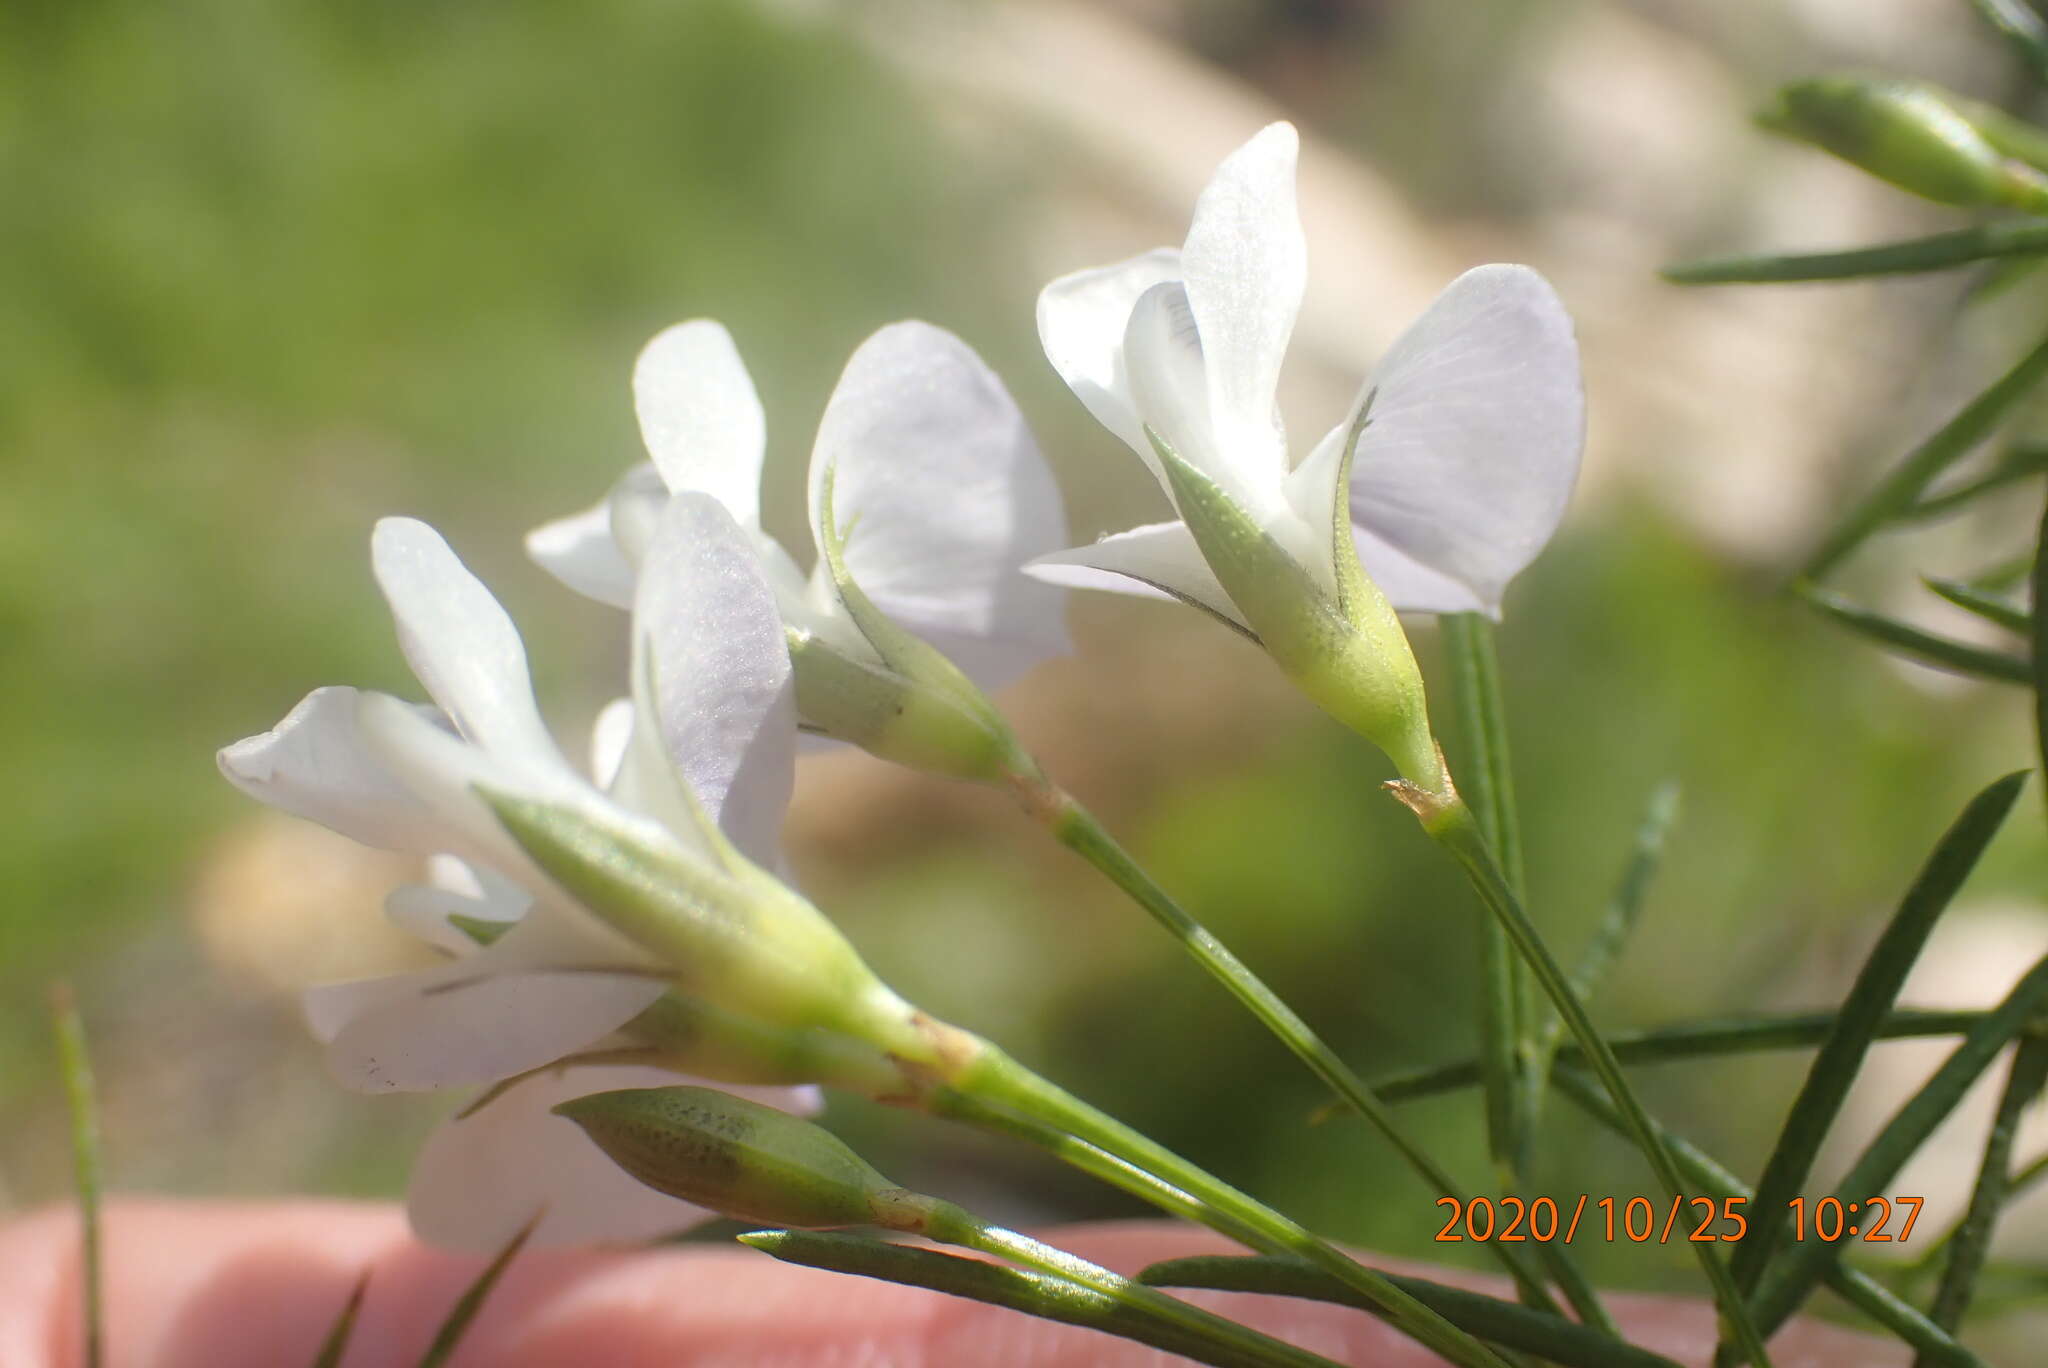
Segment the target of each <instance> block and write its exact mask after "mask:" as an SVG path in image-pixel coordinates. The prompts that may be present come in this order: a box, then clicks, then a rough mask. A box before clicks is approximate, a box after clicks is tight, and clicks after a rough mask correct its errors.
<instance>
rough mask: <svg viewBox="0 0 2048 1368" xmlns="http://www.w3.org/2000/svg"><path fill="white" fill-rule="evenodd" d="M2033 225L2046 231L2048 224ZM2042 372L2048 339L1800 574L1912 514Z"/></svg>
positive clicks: (1941, 431) (1818, 569)
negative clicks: (1940, 478)
mask: <svg viewBox="0 0 2048 1368" xmlns="http://www.w3.org/2000/svg"><path fill="white" fill-rule="evenodd" d="M2034 226H2035V227H2036V229H2037V230H2038V231H2040V232H2042V233H2043V234H2044V235H2048V224H2037V225H2034ZM2043 245H2044V250H2048V236H2044V237H2043ZM2043 375H2048V339H2044V340H2043V341H2041V342H2040V343H2038V344H2036V345H2035V347H2034V349H2033V350H2032V351H2030V352H2028V353H2027V354H2026V355H2025V356H2023V357H2021V358H2020V360H2019V361H2018V362H2017V363H2016V364H2015V365H2014V366H2013V367H2012V369H2010V370H2008V371H2007V372H2006V373H2005V374H2004V375H2001V376H2000V377H1999V378H1998V379H1997V380H1995V381H1993V382H1992V383H1991V385H1990V386H1989V387H1987V388H1986V389H1985V390H1984V391H1983V392H1982V393H1981V394H1979V395H1978V396H1977V397H1976V398H1974V399H1972V400H1971V401H1970V402H1969V403H1967V404H1965V405H1964V406H1963V407H1962V409H1961V410H1960V411H1959V412H1958V413H1957V414H1956V416H1955V417H1953V418H1951V419H1949V420H1948V422H1946V423H1944V424H1942V426H1941V427H1940V428H1938V429H1936V430H1935V432H1934V433H1933V434H1932V435H1931V436H1929V437H1928V438H1927V439H1926V440H1925V441H1923V442H1922V443H1920V445H1919V446H1917V447H1915V448H1914V449H1913V450H1912V451H1911V452H1910V453H1908V454H1907V456H1906V458H1905V459H1904V460H1903V461H1901V462H1899V463H1898V465H1896V466H1894V467H1893V468H1892V470H1891V471H1890V473H1888V474H1887V475H1886V476H1885V477H1884V478H1883V479H1882V480H1880V481H1878V483H1877V487H1876V488H1874V489H1872V490H1871V491H1870V492H1869V493H1868V494H1866V495H1865V496H1864V497H1863V498H1862V499H1861V500H1860V501H1859V502H1858V503H1857V504H1856V505H1855V507H1853V508H1851V509H1850V510H1849V513H1848V515H1847V516H1846V517H1844V518H1843V519H1842V521H1841V522H1839V523H1838V524H1836V526H1835V527H1834V529H1833V530H1832V531H1831V532H1829V533H1828V535H1827V536H1826V537H1825V538H1824V539H1823V540H1822V541H1821V544H1820V547H1819V549H1817V550H1816V551H1815V552H1814V553H1813V557H1812V559H1810V560H1809V561H1808V562H1807V563H1806V568H1805V569H1804V570H1802V571H1801V572H1800V575H1801V578H1803V579H1808V580H1817V579H1819V578H1820V577H1821V576H1822V575H1824V574H1826V573H1827V572H1828V571H1829V570H1831V569H1833V568H1834V567H1835V566H1836V565H1837V564H1839V563H1840V562H1841V561H1842V559H1843V558H1844V557H1846V556H1847V555H1848V554H1849V553H1850V552H1851V551H1854V550H1855V549H1856V548H1857V547H1858V546H1860V545H1862V544H1863V541H1864V539H1865V538H1867V537H1868V536H1870V534H1871V533H1873V532H1875V531H1877V530H1878V529H1879V528H1880V527H1882V526H1884V525H1885V524H1886V523H1888V522H1892V521H1894V520H1895V519H1898V518H1901V517H1906V516H1908V515H1910V514H1911V512H1912V509H1913V506H1914V505H1915V504H1917V503H1918V502H1919V501H1920V498H1921V496H1922V495H1923V494H1925V493H1926V492H1927V487H1928V486H1929V485H1930V484H1932V483H1933V482H1934V480H1935V478H1936V477H1937V476H1939V475H1940V474H1941V473H1942V472H1943V471H1944V470H1947V469H1948V468H1949V467H1950V466H1952V465H1954V464H1955V463H1956V462H1957V461H1959V460H1961V459H1962V458H1963V457H1964V456H1966V455H1968V454H1969V452H1970V451H1971V450H1972V449H1973V448H1975V447H1976V446H1977V444H1978V443H1980V442H1982V441H1983V440H1984V439H1985V438H1987V437H1989V436H1990V435H1991V433H1992V430H1993V429H1994V428H1996V427H1997V426H1998V424H1999V423H2001V422H2003V421H2004V420H2005V418H2006V416H2007V415H2008V414H2009V413H2010V412H2011V411H2012V409H2013V408H2014V406H2015V405H2017V404H2018V403H2019V401H2020V400H2021V399H2023V398H2025V397H2026V395H2027V394H2028V393H2029V392H2031V391H2032V390H2033V388H2034V386H2035V384H2036V383H2038V382H2039V381H2040V379H2041V377H2042V376H2043Z"/></svg>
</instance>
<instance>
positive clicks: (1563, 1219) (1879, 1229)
mask: <svg viewBox="0 0 2048 1368" xmlns="http://www.w3.org/2000/svg"><path fill="white" fill-rule="evenodd" d="M1923 1200H1925V1199H1923V1198H1920V1197H1865V1198H1862V1199H1861V1200H1858V1201H1850V1200H1846V1199H1844V1198H1841V1197H1820V1198H1811V1197H1794V1198H1793V1199H1792V1200H1791V1201H1789V1202H1787V1203H1786V1205H1785V1222H1786V1227H1785V1229H1786V1234H1787V1235H1788V1236H1790V1238H1792V1239H1793V1240H1797V1241H1805V1240H1818V1241H1820V1242H1822V1243H1824V1244H1836V1243H1839V1242H1841V1241H1843V1240H1867V1241H1870V1242H1871V1243H1873V1244H1889V1243H1895V1242H1896V1243H1903V1242H1904V1241H1905V1240H1907V1239H1909V1238H1911V1236H1912V1234H1913V1224H1914V1222H1916V1221H1918V1220H1919V1219H1920V1205H1921V1203H1922V1201H1923ZM1436 1204H1437V1205H1438V1206H1439V1207H1442V1208H1444V1209H1445V1211H1446V1212H1447V1213H1448V1219H1446V1220H1445V1221H1444V1224H1443V1228H1442V1229H1441V1230H1439V1231H1437V1233H1436V1238H1437V1240H1438V1241H1439V1242H1443V1243H1452V1242H1459V1241H1465V1240H1472V1241H1477V1242H1478V1243H1481V1244H1485V1243H1488V1242H1491V1241H1499V1242H1501V1243H1507V1244H1513V1243H1524V1242H1529V1243H1535V1244H1553V1243H1563V1244H1571V1243H1573V1242H1574V1241H1578V1240H1589V1241H1591V1240H1597V1241H1605V1242H1606V1243H1608V1244H1617V1243H1627V1244H1669V1243H1671V1242H1672V1241H1673V1240H1679V1241H1689V1242H1692V1243H1695V1244H1709V1243H1732V1242H1733V1241H1736V1240H1740V1239H1742V1238H1743V1237H1744V1236H1745V1235H1747V1234H1748V1233H1749V1223H1750V1219H1751V1216H1752V1215H1753V1213H1752V1212H1751V1211H1750V1209H1749V1198H1747V1197H1686V1196H1682V1195H1681V1196H1675V1197H1669V1198H1664V1199H1661V1200H1652V1199H1651V1198H1648V1197H1594V1196H1592V1195H1591V1194H1589V1193H1580V1194H1579V1196H1578V1197H1577V1198H1576V1199H1572V1198H1567V1199H1565V1200H1564V1201H1563V1202H1560V1201H1558V1200H1557V1199H1556V1198H1553V1197H1530V1198H1523V1197H1512V1196H1511V1197H1469V1198H1460V1197H1439V1198H1437V1202H1436Z"/></svg>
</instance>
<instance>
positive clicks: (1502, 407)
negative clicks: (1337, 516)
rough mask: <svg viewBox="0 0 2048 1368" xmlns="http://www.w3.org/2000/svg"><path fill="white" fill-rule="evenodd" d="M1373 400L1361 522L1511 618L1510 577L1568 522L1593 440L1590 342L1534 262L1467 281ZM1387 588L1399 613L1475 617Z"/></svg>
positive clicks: (1471, 274) (1355, 512)
mask: <svg viewBox="0 0 2048 1368" xmlns="http://www.w3.org/2000/svg"><path fill="white" fill-rule="evenodd" d="M1365 395H1370V396H1371V401H1372V411H1371V414H1370V415H1369V423H1368V425H1367V427H1366V429H1365V435H1364V436H1363V438H1361V440H1360V442H1359V447H1358V456H1357V460H1356V464H1355V467H1354V469H1353V471H1352V477H1351V513H1352V517H1353V519H1354V520H1355V521H1356V522H1357V524H1358V526H1359V528H1360V529H1361V530H1362V531H1364V532H1366V533H1369V534H1370V535H1371V537H1372V538H1374V539H1377V540H1378V541H1380V542H1383V543H1385V544H1386V545H1387V546H1388V547H1390V548H1392V549H1393V550H1396V551H1398V552H1400V553H1401V554H1402V555H1403V556H1405V557H1406V558H1408V560H1409V561H1411V562H1413V563H1414V565H1415V566H1416V567H1419V568H1420V569H1422V570H1427V571H1429V572H1431V574H1433V575H1434V576H1435V577H1437V578H1438V579H1439V580H1447V581H1451V582H1454V583H1456V584H1459V585H1462V586H1464V588H1465V589H1466V590H1467V591H1468V592H1469V598H1470V599H1471V600H1472V603H1471V605H1470V606H1472V607H1476V608H1477V609H1478V610H1480V611H1484V612H1486V613H1489V614H1492V615H1495V616H1498V615H1499V612H1500V600H1501V594H1502V591H1503V590H1505V589H1506V588H1507V584H1508V581H1509V580H1511V579H1513V578H1514V577H1515V575H1516V574H1517V573H1519V572H1520V571H1521V569H1522V568H1523V567H1524V566H1526V565H1527V564H1528V563H1529V562H1530V561H1531V560H1533V559H1534V558H1535V556H1536V553H1537V552H1538V551H1541V550H1542V549H1543V546H1544V543H1546V542H1547V541H1549V540H1550V536H1551V534H1552V533H1553V532H1555V531H1556V530H1557V525H1558V521H1559V520H1560V519H1561V518H1562V517H1563V516H1564V508H1565V504H1566V503H1567V502H1568V501H1569V499H1570V497H1571V491H1572V485H1573V483H1574V482H1575V481H1576V480H1577V478H1578V472H1579V453H1580V450H1581V448H1582V446H1583V445H1584V441H1585V391H1584V388H1583V385H1582V383H1581V380H1580V376H1579V353H1578V344H1577V342H1576V341H1575V340H1574V338H1573V335H1572V322H1571V317H1570V315H1568V314H1567V313H1566V312H1565V310H1564V306H1563V304H1562V303H1561V302H1560V301H1559V300H1558V297H1557V293H1556V291H1554V290H1552V289H1551V288H1550V285H1549V283H1548V282H1546V281H1545V280H1544V279H1543V277H1542V276H1540V275H1538V274H1537V273H1536V272H1534V271H1532V270H1530V269H1529V268H1527V267H1526V266H1481V267H1478V268H1477V269H1475V270H1471V271H1468V272H1466V273H1465V274H1464V275H1462V276H1460V277H1458V279H1456V280H1455V281H1453V282H1451V284H1450V285H1449V286H1448V287H1447V288H1446V289H1445V290H1444V292H1443V293H1442V294H1441V295H1439V296H1437V299H1436V302H1435V303H1434V304H1432V305H1431V306H1430V308H1429V311H1428V312H1427V313H1425V314H1423V316H1422V317H1421V318H1420V319H1418V320H1417V321H1416V322H1415V323H1414V324H1412V325H1411V326H1410V327H1409V329H1408V330H1407V332H1405V333H1403V334H1402V335H1401V337H1400V339H1399V340H1398V341H1396V342H1395V343H1394V346H1393V348H1392V349H1391V350H1390V351H1389V352H1388V353H1387V355H1386V356H1385V357H1384V358H1382V360H1381V361H1380V364H1379V365H1378V367H1377V368H1375V370H1374V372H1373V376H1372V379H1371V380H1370V381H1369V382H1368V383H1367V386H1366V389H1365V391H1364V394H1363V395H1361V398H1360V402H1364V397H1365ZM1353 412H1354V414H1355V413H1356V406H1354V409H1353ZM1348 426H1349V420H1348V419H1347V422H1346V424H1345V427H1346V428H1348ZM1340 432H1341V429H1340ZM1334 435H1337V434H1333V436H1334ZM1339 439H1340V440H1341V437H1340V438H1339ZM1325 440H1326V441H1327V440H1330V439H1328V438H1326V439H1325ZM1365 544H1366V543H1365V542H1363V541H1361V545H1365ZM1366 565H1367V569H1369V570H1373V569H1374V566H1373V564H1372V560H1371V557H1370V556H1368V557H1367V562H1366ZM1375 577H1377V571H1376V570H1375ZM1419 583H1420V581H1418V584H1419ZM1381 587H1382V588H1383V589H1385V590H1386V591H1387V595H1388V597H1389V598H1390V599H1392V600H1393V602H1394V606H1395V607H1397V608H1402V609H1408V610H1411V611H1417V612H1443V611H1462V609H1445V608H1443V607H1440V606H1436V603H1437V602H1440V601H1448V599H1447V598H1446V597H1445V596H1444V595H1443V594H1441V593H1439V594H1438V595H1437V598H1436V599H1435V600H1432V601H1404V600H1403V597H1402V596H1400V595H1397V594H1396V592H1395V587H1394V585H1393V584H1390V583H1382V585H1381ZM1439 588H1441V586H1439ZM1423 597H1424V598H1425V599H1427V598H1428V595H1426V594H1425V595H1423Z"/></svg>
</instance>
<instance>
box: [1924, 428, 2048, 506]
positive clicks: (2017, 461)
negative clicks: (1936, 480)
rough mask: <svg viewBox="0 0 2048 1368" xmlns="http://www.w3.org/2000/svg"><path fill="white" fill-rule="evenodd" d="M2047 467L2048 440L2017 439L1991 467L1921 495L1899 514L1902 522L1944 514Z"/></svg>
mask: <svg viewBox="0 0 2048 1368" xmlns="http://www.w3.org/2000/svg"><path fill="white" fill-rule="evenodd" d="M2044 470H2048V443H2041V442H2015V443H2014V444H2013V445H2012V446H2011V447H2010V448H2009V449H2008V450H2007V451H2006V453H2005V454H2004V455H2003V456H2001V457H2000V458H1999V459H1998V461H1997V462H1995V463H1994V464H1993V465H1992V467H1991V468H1990V469H1989V470H1986V471H1985V472H1984V473H1983V474H1981V475H1978V476H1976V477H1974V478H1972V479H1969V480H1965V481H1964V482H1963V483H1961V484H1958V485H1956V486H1955V487H1954V488H1952V489H1944V490H1942V491H1940V492H1939V493H1934V494H1928V495H1925V496H1924V497H1922V498H1921V499H1920V500H1919V501H1918V502H1916V503H1915V504H1914V505H1913V506H1912V507H1911V508H1908V509H1907V510H1906V511H1905V512H1903V513H1901V514H1900V515H1899V518H1898V520H1899V521H1900V522H1928V521H1931V520H1933V519H1935V518H1941V517H1945V516H1947V515H1948V514H1950V513H1953V512H1955V511H1956V510H1957V509H1959V508H1962V507H1964V506H1966V505H1968V504H1970V503H1973V502H1975V501H1976V500H1977V499H1980V498H1982V497H1983V496H1984V495H1986V494H1990V493H1993V492H1995V491H1997V490H2000V489H2004V488H2006V487H2007V486H2009V485H2014V484H2017V483H2019V482H2020V481H2021V480H2026V479H2031V478H2032V477H2034V476H2036V475H2039V474H2040V473H2041V472H2042V471H2044Z"/></svg>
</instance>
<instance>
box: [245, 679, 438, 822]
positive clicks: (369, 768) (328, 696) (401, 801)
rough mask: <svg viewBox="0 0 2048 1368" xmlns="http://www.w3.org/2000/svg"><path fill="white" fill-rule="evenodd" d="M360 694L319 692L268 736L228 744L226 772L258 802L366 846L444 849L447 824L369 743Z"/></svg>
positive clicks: (331, 690) (340, 690)
mask: <svg viewBox="0 0 2048 1368" xmlns="http://www.w3.org/2000/svg"><path fill="white" fill-rule="evenodd" d="M359 697H360V696H359V695H358V694H357V692H356V690H354V689H349V688H339V687H331V688H325V689H315V690H313V692H312V693H310V694H307V695H306V697H305V698H304V699H302V700H300V702H299V705H298V706H297V707H295V708H293V709H292V710H291V712H289V713H287V714H286V715H285V718H284V720H283V721H282V722H279V723H278V724H277V725H276V726H275V727H273V728H271V729H270V730H269V731H267V732H264V733H263V734H261V735H260V736H251V737H247V738H245V739H243V740H241V741H237V742H235V744H233V745H232V746H227V747H224V748H223V749H222V750H221V752H220V755H219V757H218V758H219V762H220V772H221V773H222V774H223V775H225V776H226V777H227V780H228V782H229V783H231V784H233V785H234V786H235V787H236V788H238V789H241V790H242V791H243V792H244V793H246V794H248V795H249V796H250V797H252V798H255V799H257V800H258V801H259V802H263V803H267V804H269V805H270V806H271V807H274V808H277V809H279V810H280V811H284V812H289V813H291V814H292V815H293V816H294V817H304V818H306V819H307V820H308V821H313V822H318V823H320V824H321V825H322V826H324V827H328V828H331V829H332V830H334V831H338V832H340V833H341V834H342V835H344V836H346V837H348V838H349V839H351V840H355V841H361V842H362V843H363V844H364V845H369V846H377V847H379V848H380V849H384V850H403V851H409V852H411V853H414V854H420V855H425V854H429V853H431V852H433V851H436V850H442V849H445V848H446V846H447V842H448V840H449V839H450V831H449V828H448V826H447V825H446V824H444V823H443V822H441V821H440V820H439V819H438V818H437V816H436V814H435V813H434V811H433V810H432V809H431V808H429V807H428V806H427V805H426V804H425V803H423V802H421V801H420V800H419V799H418V798H416V797H414V796H413V794H412V792H411V791H410V790H408V789H407V788H406V787H405V786H404V785H403V784H401V783H399V781H398V780H397V778H396V777H395V776H394V775H393V774H392V773H391V772H390V770H388V769H387V768H385V766H384V764H383V762H382V761H381V760H379V759H378V758H377V756H376V754H375V752H373V751H372V750H371V749H370V748H369V747H368V746H367V745H365V743H364V739H363V736H362V734H361V732H360V731H359V730H358V729H357V726H356V706H357V702H358V699H359ZM422 721H423V722H424V719H422ZM425 725H429V726H431V725H432V724H431V723H425Z"/></svg>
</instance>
